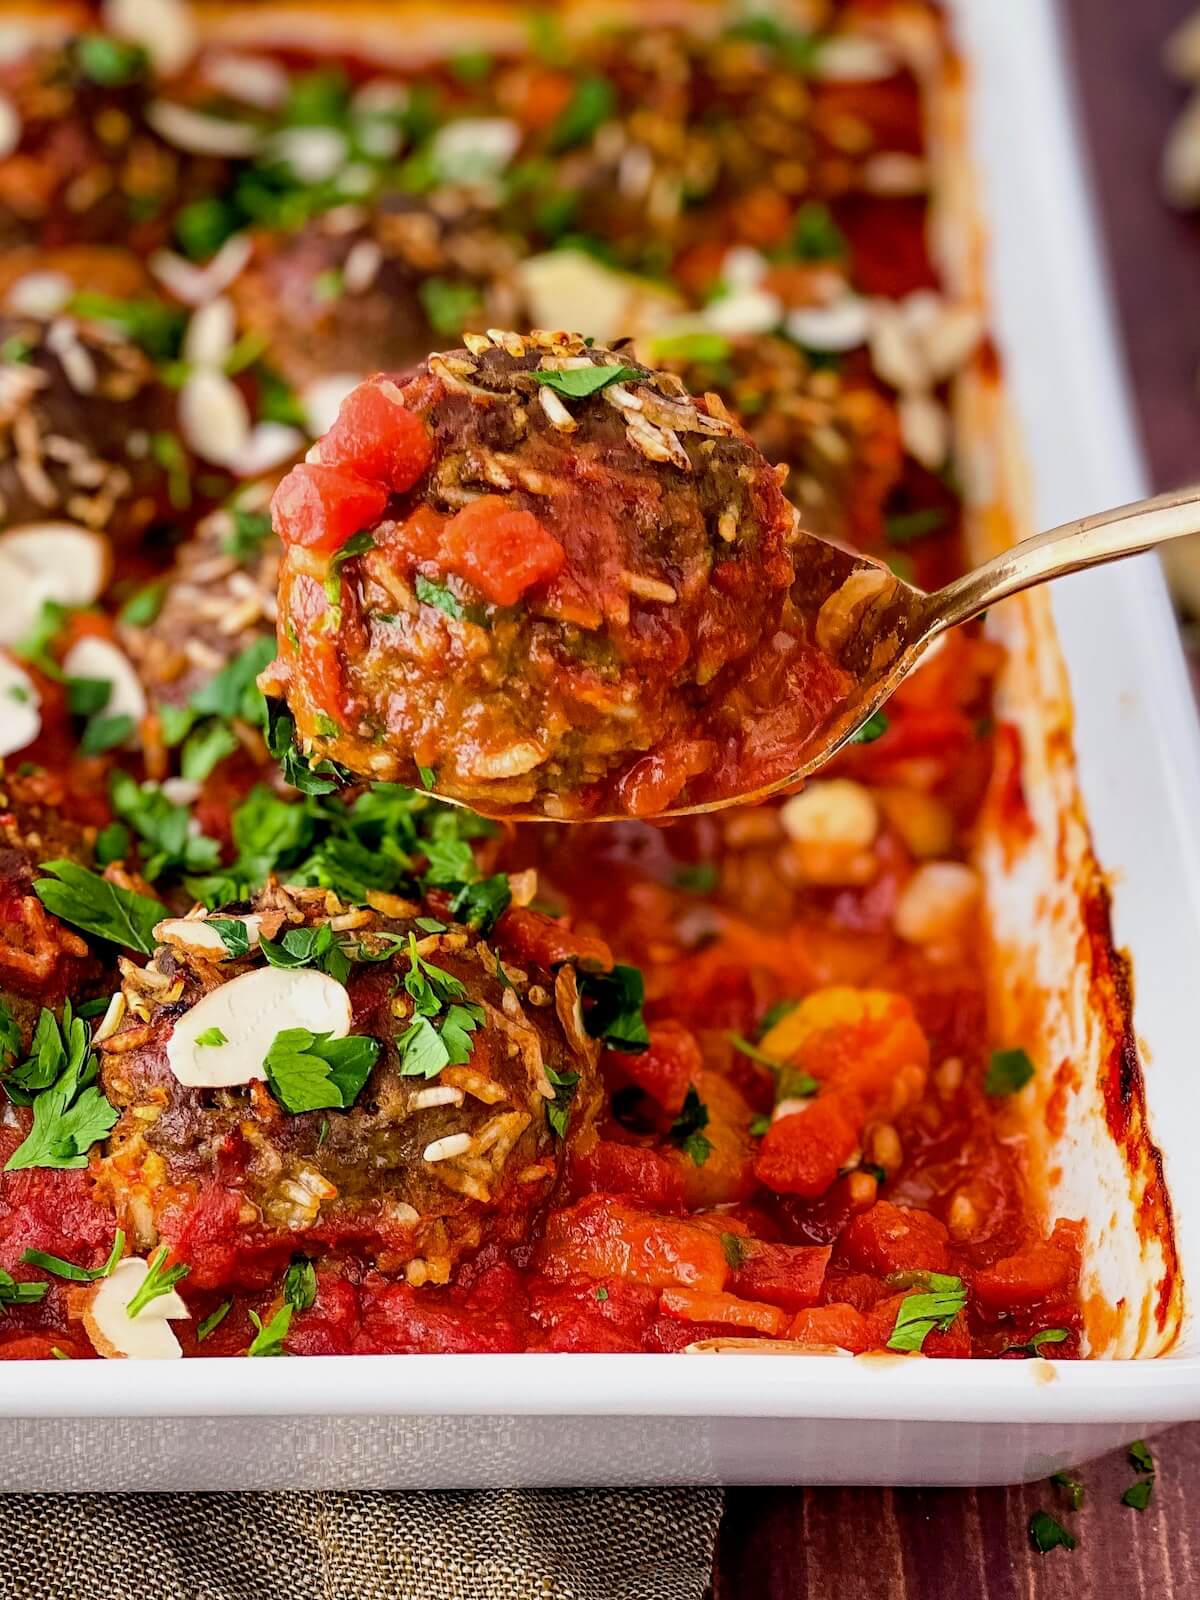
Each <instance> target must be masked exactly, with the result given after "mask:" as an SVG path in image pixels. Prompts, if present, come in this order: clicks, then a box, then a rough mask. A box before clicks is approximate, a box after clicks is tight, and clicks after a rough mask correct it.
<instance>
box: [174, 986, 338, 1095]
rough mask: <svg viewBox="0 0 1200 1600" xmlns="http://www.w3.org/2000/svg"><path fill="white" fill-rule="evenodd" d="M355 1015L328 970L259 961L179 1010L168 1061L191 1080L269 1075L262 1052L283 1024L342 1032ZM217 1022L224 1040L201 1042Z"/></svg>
mask: <svg viewBox="0 0 1200 1600" xmlns="http://www.w3.org/2000/svg"><path fill="white" fill-rule="evenodd" d="M350 1022H351V1010H350V996H349V995H348V994H347V993H346V990H345V989H344V988H343V986H342V985H341V984H340V983H338V982H337V981H336V980H335V979H333V978H331V977H329V975H328V974H327V973H324V972H317V971H316V970H315V969H313V968H311V967H302V968H299V969H294V968H288V967H259V968H257V969H256V970H255V971H254V972H244V973H242V974H241V976H240V977H237V978H231V979H230V981H229V982H228V983H223V984H222V985H221V986H220V988H218V989H212V990H210V991H209V993H208V994H206V995H205V996H204V998H203V999H202V1000H199V1001H197V1003H196V1004H195V1005H194V1006H193V1007H192V1009H191V1010H190V1011H188V1012H186V1013H185V1014H184V1015H183V1016H182V1017H180V1018H179V1020H178V1022H176V1024H175V1028H174V1031H173V1032H172V1034H171V1037H170V1039H168V1041H167V1065H168V1066H169V1067H170V1069H171V1071H172V1072H173V1073H174V1074H175V1076H176V1078H177V1079H178V1080H179V1082H180V1083H182V1084H186V1085H187V1086H188V1087H189V1088H192V1089H223V1088H232V1087H234V1086H235V1085H237V1084H243V1083H252V1082H253V1081H254V1080H255V1079H259V1080H262V1079H265V1077H266V1075H267V1074H266V1070H265V1068H264V1067H263V1060H264V1058H265V1056H266V1054H267V1051H268V1050H269V1049H270V1048H271V1045H272V1043H273V1041H274V1039H275V1035H276V1034H277V1033H281V1032H282V1031H283V1029H285V1028H307V1029H308V1030H309V1031H310V1032H312V1033H327V1034H330V1035H332V1037H333V1038H335V1039H344V1038H345V1037H346V1035H347V1034H348V1033H349V1032H350ZM213 1028H215V1029H217V1030H218V1032H219V1033H220V1034H221V1035H223V1036H224V1038H225V1041H226V1042H225V1043H224V1044H216V1045H202V1044H197V1042H196V1041H197V1040H198V1039H199V1038H200V1037H201V1036H202V1035H203V1034H206V1033H208V1032H209V1030H210V1029H213Z"/></svg>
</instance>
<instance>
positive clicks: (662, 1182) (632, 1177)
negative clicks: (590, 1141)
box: [571, 1139, 683, 1211]
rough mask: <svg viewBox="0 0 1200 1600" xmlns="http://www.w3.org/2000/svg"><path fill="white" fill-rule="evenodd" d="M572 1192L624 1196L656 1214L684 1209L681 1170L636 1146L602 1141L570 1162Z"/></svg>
mask: <svg viewBox="0 0 1200 1600" xmlns="http://www.w3.org/2000/svg"><path fill="white" fill-rule="evenodd" d="M571 1188H572V1190H573V1191H574V1193H576V1194H625V1195H632V1196H633V1197H634V1198H635V1199H637V1200H643V1201H645V1203H646V1204H647V1205H650V1206H653V1207H654V1208H655V1210H656V1211H679V1210H682V1208H683V1178H682V1177H681V1175H680V1171H679V1168H678V1167H677V1166H675V1165H674V1164H673V1163H672V1162H670V1161H666V1160H664V1159H663V1157H662V1156H660V1155H659V1154H658V1152H657V1151H655V1150H648V1149H646V1148H645V1147H644V1146H642V1145H637V1144H618V1143H617V1142H616V1141H615V1140H613V1139H599V1140H597V1141H596V1143H595V1144H594V1145H593V1146H592V1148H591V1149H590V1150H589V1151H587V1153H586V1154H577V1155H576V1156H575V1157H574V1159H573V1160H572V1162H571Z"/></svg>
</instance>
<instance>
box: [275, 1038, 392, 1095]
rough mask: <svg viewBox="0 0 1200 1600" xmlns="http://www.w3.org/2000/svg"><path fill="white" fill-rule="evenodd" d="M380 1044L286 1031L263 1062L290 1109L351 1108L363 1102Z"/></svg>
mask: <svg viewBox="0 0 1200 1600" xmlns="http://www.w3.org/2000/svg"><path fill="white" fill-rule="evenodd" d="M379 1048H380V1046H379V1040H378V1039H371V1038H367V1037H366V1036H364V1035H361V1034H351V1036H350V1037H349V1038H347V1039H332V1038H330V1036H329V1035H328V1034H327V1033H310V1032H309V1030H308V1029H307V1028H284V1029H283V1030H282V1032H280V1033H277V1034H276V1035H275V1038H274V1040H273V1041H272V1043H271V1048H270V1049H269V1050H268V1051H267V1054H266V1057H265V1058H264V1060H263V1066H264V1068H265V1069H266V1073H267V1082H268V1083H269V1084H270V1086H271V1090H272V1092H273V1094H274V1095H275V1098H276V1099H277V1100H278V1101H279V1103H280V1105H281V1106H283V1108H284V1110H285V1111H290V1112H291V1113H292V1114H293V1115H294V1116H298V1115H300V1114H301V1113H302V1112H305V1111H323V1110H327V1109H336V1110H339V1111H341V1110H345V1109H346V1108H347V1107H348V1106H352V1105H353V1104H354V1102H355V1100H356V1099H357V1098H358V1095H359V1093H360V1092H361V1090H362V1087H363V1085H364V1084H365V1083H366V1081H367V1079H368V1078H369V1077H370V1075H371V1068H372V1067H373V1066H374V1065H375V1063H376V1061H377V1060H378V1059H379Z"/></svg>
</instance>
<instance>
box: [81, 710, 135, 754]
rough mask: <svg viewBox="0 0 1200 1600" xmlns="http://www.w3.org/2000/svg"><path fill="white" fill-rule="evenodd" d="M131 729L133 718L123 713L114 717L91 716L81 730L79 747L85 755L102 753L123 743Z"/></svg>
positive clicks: (132, 727)
mask: <svg viewBox="0 0 1200 1600" xmlns="http://www.w3.org/2000/svg"><path fill="white" fill-rule="evenodd" d="M133 729H134V721H133V718H132V717H130V716H127V715H125V714H124V713H121V714H120V715H118V716H115V717H93V718H92V720H91V721H90V722H89V723H88V725H87V727H86V728H85V729H84V730H83V738H82V739H80V741H79V748H80V750H81V751H82V752H83V754H84V755H85V756H98V755H103V753H104V752H105V751H106V750H115V749H116V748H117V747H118V745H123V744H124V743H125V741H126V739H128V738H129V736H130V734H131V733H132V732H133Z"/></svg>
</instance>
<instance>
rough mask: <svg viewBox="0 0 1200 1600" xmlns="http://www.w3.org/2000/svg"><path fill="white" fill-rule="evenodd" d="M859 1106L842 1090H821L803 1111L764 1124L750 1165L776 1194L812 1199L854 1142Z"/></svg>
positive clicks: (825, 1185)
mask: <svg viewBox="0 0 1200 1600" xmlns="http://www.w3.org/2000/svg"><path fill="white" fill-rule="evenodd" d="M857 1113H858V1107H857V1106H856V1104H855V1103H854V1102H853V1101H852V1100H850V1099H848V1098H847V1097H846V1096H843V1095H839V1094H836V1093H833V1092H830V1093H826V1094H822V1095H820V1096H819V1097H818V1098H817V1099H816V1100H814V1101H813V1102H812V1104H811V1105H810V1106H809V1107H808V1109H807V1110H806V1111H797V1112H793V1114H792V1115H791V1116H788V1117H780V1118H778V1120H777V1121H775V1122H773V1123H772V1124H771V1126H770V1127H769V1128H768V1129H767V1132H766V1134H765V1136H764V1138H763V1142H762V1148H761V1149H760V1150H759V1153H758V1160H757V1161H756V1162H755V1164H754V1171H755V1174H756V1175H757V1177H758V1179H759V1182H760V1183H764V1184H765V1185H766V1186H767V1188H768V1189H774V1191H775V1193H776V1194H799V1195H805V1196H806V1197H808V1198H810V1199H816V1197H817V1196H818V1195H822V1194H824V1193H825V1191H826V1189H828V1188H829V1186H830V1184H831V1183H832V1182H833V1180H834V1179H835V1178H836V1177H837V1175H838V1171H839V1169H840V1168H841V1167H843V1166H844V1165H845V1163H846V1162H847V1161H848V1160H849V1159H850V1157H851V1155H853V1153H854V1151H855V1149H856V1148H857V1146H858V1136H859V1119H858V1115H857Z"/></svg>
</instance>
